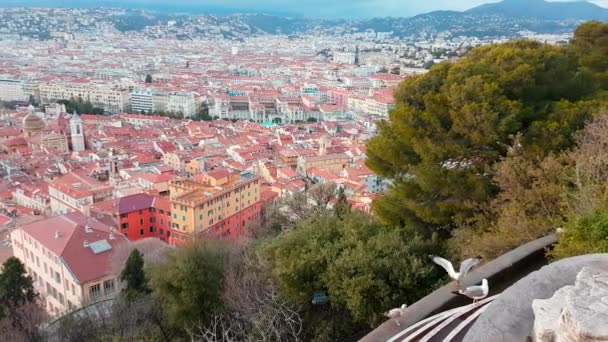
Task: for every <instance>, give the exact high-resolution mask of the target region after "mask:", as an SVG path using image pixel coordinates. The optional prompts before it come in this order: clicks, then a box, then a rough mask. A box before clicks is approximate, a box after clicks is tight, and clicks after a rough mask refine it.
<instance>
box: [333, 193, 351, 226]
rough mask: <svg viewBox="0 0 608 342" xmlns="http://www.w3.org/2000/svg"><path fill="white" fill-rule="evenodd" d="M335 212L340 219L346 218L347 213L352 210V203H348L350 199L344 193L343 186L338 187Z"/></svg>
mask: <svg viewBox="0 0 608 342" xmlns="http://www.w3.org/2000/svg"><path fill="white" fill-rule="evenodd" d="M334 212H335V213H336V216H338V218H339V219H340V220H342V219H344V217H346V215H348V213H349V212H350V203H348V200H347V199H346V194H345V193H344V188H343V187H340V189H338V200H337V201H336V205H335V206H334Z"/></svg>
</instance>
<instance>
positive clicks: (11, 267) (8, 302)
mask: <svg viewBox="0 0 608 342" xmlns="http://www.w3.org/2000/svg"><path fill="white" fill-rule="evenodd" d="M37 297H38V294H37V293H36V291H35V290H34V282H33V280H32V278H31V277H30V276H28V275H27V274H26V273H25V266H23V263H21V261H20V260H19V259H17V258H15V257H10V258H8V259H7V260H6V261H5V262H4V264H3V265H2V273H0V318H2V317H4V316H6V315H8V314H9V313H10V312H11V311H13V310H15V309H17V308H18V307H20V306H21V305H23V304H26V303H30V302H33V301H34V300H36V298H37Z"/></svg>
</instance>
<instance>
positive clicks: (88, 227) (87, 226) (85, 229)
mask: <svg viewBox="0 0 608 342" xmlns="http://www.w3.org/2000/svg"><path fill="white" fill-rule="evenodd" d="M84 232H85V233H92V232H93V229H92V228H91V226H89V225H88V224H87V225H86V226H84Z"/></svg>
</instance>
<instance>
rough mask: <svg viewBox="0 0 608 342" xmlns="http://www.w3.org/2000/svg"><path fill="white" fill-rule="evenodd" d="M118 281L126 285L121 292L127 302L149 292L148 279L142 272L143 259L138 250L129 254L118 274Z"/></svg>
mask: <svg viewBox="0 0 608 342" xmlns="http://www.w3.org/2000/svg"><path fill="white" fill-rule="evenodd" d="M120 280H122V281H124V282H126V283H127V285H126V287H125V288H124V289H123V290H122V292H123V294H124V296H125V297H126V298H127V299H129V300H130V299H133V298H135V297H137V296H138V295H140V294H145V293H149V292H150V289H149V288H148V279H147V278H146V273H145V272H144V258H143V255H142V254H141V252H140V251H139V250H138V249H134V250H133V252H131V254H129V258H128V259H127V263H126V265H125V268H124V269H123V270H122V273H121V274H120Z"/></svg>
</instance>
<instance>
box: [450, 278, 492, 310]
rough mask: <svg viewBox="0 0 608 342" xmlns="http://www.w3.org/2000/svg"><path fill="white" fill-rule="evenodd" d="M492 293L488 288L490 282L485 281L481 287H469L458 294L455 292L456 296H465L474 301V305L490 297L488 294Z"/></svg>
mask: <svg viewBox="0 0 608 342" xmlns="http://www.w3.org/2000/svg"><path fill="white" fill-rule="evenodd" d="M489 291H490V287H489V286H488V280H487V279H483V280H482V281H481V285H474V286H469V287H467V288H466V289H464V290H459V291H458V292H454V293H456V294H461V295H463V296H467V297H469V298H471V299H473V304H474V303H477V301H478V300H480V299H484V298H486V297H487V296H488V292H489Z"/></svg>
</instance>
